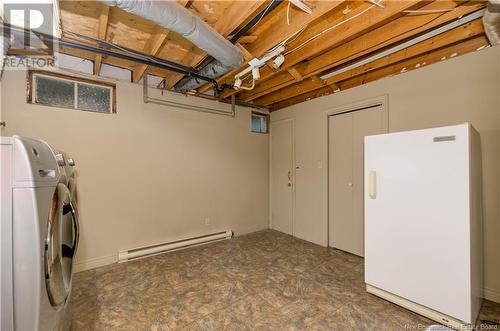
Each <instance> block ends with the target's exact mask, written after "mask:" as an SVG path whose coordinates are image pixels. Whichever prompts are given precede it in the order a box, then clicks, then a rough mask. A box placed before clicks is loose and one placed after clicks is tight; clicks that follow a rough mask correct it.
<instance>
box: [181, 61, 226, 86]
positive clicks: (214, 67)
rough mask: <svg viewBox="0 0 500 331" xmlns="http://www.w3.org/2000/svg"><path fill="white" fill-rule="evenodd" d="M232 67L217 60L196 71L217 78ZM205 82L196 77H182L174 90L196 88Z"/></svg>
mask: <svg viewBox="0 0 500 331" xmlns="http://www.w3.org/2000/svg"><path fill="white" fill-rule="evenodd" d="M231 69H232V68H230V67H228V66H225V65H223V64H222V63H220V62H219V61H218V60H214V61H212V62H210V63H209V64H208V65H206V66H205V67H203V68H202V69H200V71H199V72H198V73H199V74H200V75H201V76H204V77H208V78H214V79H215V78H217V77H220V76H222V75H223V74H225V73H226V72H228V71H230V70H231ZM206 83H207V82H205V81H203V80H201V79H198V78H196V77H184V78H183V79H181V80H180V81H179V82H178V83H177V84H176V85H175V87H174V89H175V91H176V92H186V91H191V90H196V89H197V88H198V87H200V86H202V85H204V84H206Z"/></svg>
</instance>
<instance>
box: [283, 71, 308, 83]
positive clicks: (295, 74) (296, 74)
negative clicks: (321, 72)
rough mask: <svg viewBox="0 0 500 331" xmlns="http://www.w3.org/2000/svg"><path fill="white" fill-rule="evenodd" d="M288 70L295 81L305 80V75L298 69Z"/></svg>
mask: <svg viewBox="0 0 500 331" xmlns="http://www.w3.org/2000/svg"><path fill="white" fill-rule="evenodd" d="M286 71H287V72H288V73H289V74H290V76H292V78H293V80H294V81H296V82H301V81H303V80H304V76H302V75H301V74H300V72H299V71H298V70H297V69H295V68H288V69H287V70H286Z"/></svg>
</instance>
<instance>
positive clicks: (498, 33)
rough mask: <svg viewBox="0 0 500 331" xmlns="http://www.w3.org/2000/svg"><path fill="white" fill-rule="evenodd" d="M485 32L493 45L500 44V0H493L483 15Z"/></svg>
mask: <svg viewBox="0 0 500 331" xmlns="http://www.w3.org/2000/svg"><path fill="white" fill-rule="evenodd" d="M483 26H484V32H485V33H486V36H487V37H488V40H489V41H490V44H491V45H492V46H495V45H499V44H500V0H491V1H489V3H488V8H487V9H486V12H485V13H484V16H483Z"/></svg>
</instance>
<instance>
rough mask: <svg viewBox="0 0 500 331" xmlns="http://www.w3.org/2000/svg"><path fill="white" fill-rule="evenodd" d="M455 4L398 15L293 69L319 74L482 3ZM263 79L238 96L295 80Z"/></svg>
mask: <svg viewBox="0 0 500 331" xmlns="http://www.w3.org/2000/svg"><path fill="white" fill-rule="evenodd" d="M456 6H457V3H456V2H454V1H436V2H433V3H431V4H430V5H428V6H425V7H423V8H422V9H426V10H445V9H452V8H455V10H453V11H450V12H448V13H445V14H443V13H436V14H428V15H417V16H404V17H401V18H399V19H397V20H394V21H392V22H390V23H388V24H386V25H384V26H382V27H379V28H378V29H375V30H372V31H370V32H367V33H366V34H364V35H362V36H360V37H358V38H356V39H353V40H352V41H349V42H347V43H345V44H342V45H340V46H338V47H335V48H333V49H331V50H329V51H328V52H326V53H324V54H322V55H320V56H317V57H315V58H313V59H311V60H310V61H307V62H305V63H299V64H297V65H295V66H293V68H294V69H296V70H297V71H298V72H299V73H300V74H301V75H303V76H304V77H306V78H307V77H310V76H312V75H317V74H320V73H321V72H323V71H324V70H328V69H330V68H334V67H336V66H339V65H342V64H344V63H348V62H349V61H352V60H354V59H356V58H358V57H360V56H363V55H366V54H369V53H371V52H374V51H377V50H379V49H382V48H383V47H387V46H388V45H391V44H394V43H397V42H399V41H402V40H404V39H407V38H409V37H411V36H412V35H415V34H419V33H421V32H424V31H426V30H429V29H432V28H435V27H437V26H440V25H442V24H444V23H447V22H450V21H452V20H454V19H456V18H458V17H460V16H463V15H467V14H469V13H472V12H474V11H477V10H479V9H481V8H483V7H484V3H482V2H472V3H470V4H465V5H461V6H458V7H456ZM263 80H264V81H263ZM263 80H261V81H260V82H259V85H257V86H256V87H255V89H254V90H252V91H249V92H243V93H241V94H240V98H241V99H243V100H246V101H250V100H254V99H257V98H259V97H262V96H264V95H266V94H268V93H272V92H274V91H277V90H279V89H282V88H284V87H286V86H289V85H291V84H294V83H295V80H293V79H291V78H290V76H289V75H288V73H287V72H283V71H282V72H279V73H277V74H275V75H274V77H272V78H271V79H268V80H265V78H264V79H263Z"/></svg>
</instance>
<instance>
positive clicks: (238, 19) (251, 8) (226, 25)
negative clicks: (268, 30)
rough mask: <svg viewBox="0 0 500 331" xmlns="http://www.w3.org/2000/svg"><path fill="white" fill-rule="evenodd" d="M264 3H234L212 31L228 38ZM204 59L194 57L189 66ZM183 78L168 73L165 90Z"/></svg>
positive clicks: (203, 56)
mask: <svg viewBox="0 0 500 331" xmlns="http://www.w3.org/2000/svg"><path fill="white" fill-rule="evenodd" d="M264 3H265V0H257V1H235V2H234V3H233V5H231V7H229V8H228V13H227V14H224V19H222V20H219V21H218V22H217V23H216V24H215V26H214V30H215V31H217V32H219V33H220V34H221V35H222V36H223V37H224V38H227V37H229V36H230V34H231V33H233V31H234V30H235V29H236V28H237V27H238V26H240V25H241V24H243V23H244V22H245V21H246V20H247V19H249V18H250V17H253V16H254V15H255V12H256V11H258V10H259V9H260V8H261V6H262V5H263V4H264ZM205 57H206V55H205V54H204V55H198V56H195V57H194V58H193V59H192V60H191V61H190V62H191V66H194V67H195V66H197V65H199V64H200V63H201V62H202V61H203V60H204V59H205ZM183 77H184V75H183V74H179V73H169V74H168V75H167V76H166V77H165V79H166V81H167V89H171V88H172V87H174V85H175V84H177V83H178V82H179V81H180V80H181V79H182V78H183Z"/></svg>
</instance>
